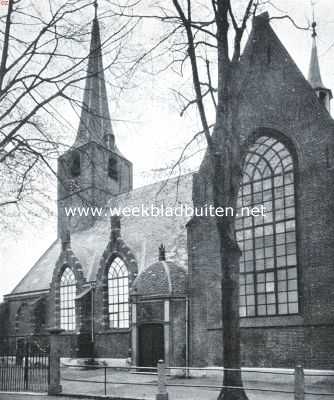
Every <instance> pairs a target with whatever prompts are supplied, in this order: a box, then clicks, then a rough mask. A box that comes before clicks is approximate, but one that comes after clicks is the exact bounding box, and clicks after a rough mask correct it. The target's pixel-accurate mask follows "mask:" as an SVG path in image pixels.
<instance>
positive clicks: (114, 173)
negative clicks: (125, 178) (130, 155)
mask: <svg viewBox="0 0 334 400" xmlns="http://www.w3.org/2000/svg"><path fill="white" fill-rule="evenodd" d="M108 175H109V177H110V178H111V179H114V180H115V181H117V180H118V163H117V158H116V157H110V158H109V162H108Z"/></svg>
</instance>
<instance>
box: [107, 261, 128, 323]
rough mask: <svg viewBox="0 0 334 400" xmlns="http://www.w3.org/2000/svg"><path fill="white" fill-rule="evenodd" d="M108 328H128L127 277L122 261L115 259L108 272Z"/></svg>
mask: <svg viewBox="0 0 334 400" xmlns="http://www.w3.org/2000/svg"><path fill="white" fill-rule="evenodd" d="M108 304H109V326H110V328H128V327H129V276H128V270H127V268H126V265H125V263H124V261H123V260H122V259H121V258H120V257H116V258H115V259H114V261H113V262H112V263H111V265H110V268H109V272H108Z"/></svg>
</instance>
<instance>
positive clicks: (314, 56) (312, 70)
mask: <svg viewBox="0 0 334 400" xmlns="http://www.w3.org/2000/svg"><path fill="white" fill-rule="evenodd" d="M316 26H317V24H316V22H313V23H312V38H313V39H312V40H313V42H312V52H311V61H310V67H309V72H308V81H309V82H310V84H311V86H312V87H313V89H319V88H320V89H324V88H325V86H324V84H323V83H322V79H321V73H320V66H319V58H318V49H317V40H316V37H317V32H316Z"/></svg>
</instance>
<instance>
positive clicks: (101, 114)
mask: <svg viewBox="0 0 334 400" xmlns="http://www.w3.org/2000/svg"><path fill="white" fill-rule="evenodd" d="M131 189H132V163H131V162H130V161H128V160H127V159H126V158H125V157H124V156H123V155H122V154H121V153H120V151H119V150H118V148H117V146H116V143H115V136H114V132H113V128H112V124H111V119H110V113H109V106H108V99H107V90H106V82H105V77H104V69H103V61H102V46H101V37H100V27H99V21H98V18H97V4H96V3H95V17H94V19H93V23H92V32H91V43H90V52H89V57H88V67H87V75H86V82H85V90H84V95H83V102H82V108H81V117H80V123H79V129H78V133H77V137H76V139H75V142H74V144H73V146H72V147H71V148H70V149H69V150H68V151H66V152H65V153H64V154H63V155H62V156H61V157H59V159H58V235H59V236H60V235H61V234H62V233H64V232H65V231H72V232H73V231H76V230H82V229H87V228H89V227H90V226H92V225H93V224H94V220H95V219H96V218H95V217H93V216H92V215H89V216H85V215H83V216H75V217H73V216H71V217H68V216H66V213H65V208H68V207H103V206H105V205H106V203H107V202H108V200H110V199H111V198H112V197H114V196H117V195H118V194H120V193H124V192H128V191H130V190H131Z"/></svg>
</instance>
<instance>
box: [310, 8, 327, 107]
mask: <svg viewBox="0 0 334 400" xmlns="http://www.w3.org/2000/svg"><path fill="white" fill-rule="evenodd" d="M316 27H317V23H316V22H315V20H314V13H313V23H312V52H311V61H310V67H309V72H308V81H309V83H310V85H311V86H312V88H313V89H314V91H315V93H316V95H317V96H318V98H319V100H320V102H321V103H322V104H323V105H324V106H325V107H326V109H327V110H328V111H329V112H330V100H331V99H332V97H333V96H332V92H331V90H330V89H328V88H326V86H325V85H324V84H323V82H322V78H321V72H320V65H319V57H318V49H317V39H316V38H317V31H316Z"/></svg>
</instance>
